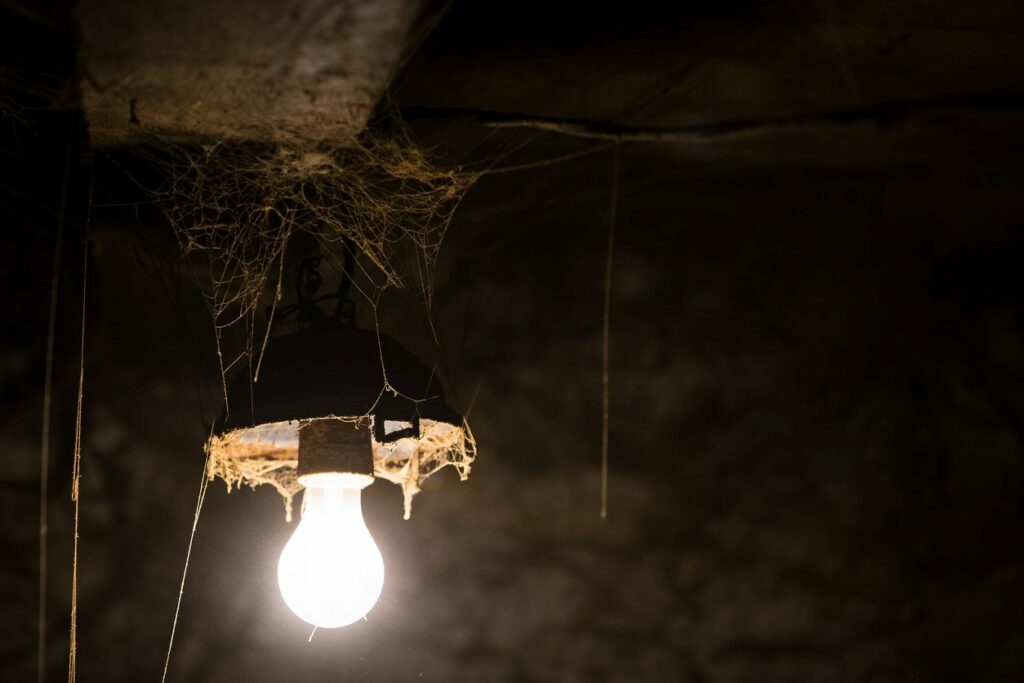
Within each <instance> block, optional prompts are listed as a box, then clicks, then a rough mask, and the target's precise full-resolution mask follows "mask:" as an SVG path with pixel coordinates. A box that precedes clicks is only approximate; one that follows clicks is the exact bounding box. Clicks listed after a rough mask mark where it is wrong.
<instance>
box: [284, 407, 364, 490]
mask: <svg viewBox="0 0 1024 683" xmlns="http://www.w3.org/2000/svg"><path fill="white" fill-rule="evenodd" d="M328 473H339V474H341V473H344V474H352V475H357V476H358V477H360V478H363V477H365V478H366V484H364V486H366V485H369V484H370V483H372V482H373V442H372V440H371V438H370V429H369V427H368V426H367V425H360V424H359V423H358V422H346V421H344V420H336V419H332V418H322V419H317V420H309V421H308V422H305V423H304V424H302V425H301V427H300V428H299V463H298V468H297V472H296V474H298V476H299V481H300V482H302V481H303V480H304V479H307V478H309V477H311V476H312V475H320V474H328Z"/></svg>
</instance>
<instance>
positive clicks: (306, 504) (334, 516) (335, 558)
mask: <svg viewBox="0 0 1024 683" xmlns="http://www.w3.org/2000/svg"><path fill="white" fill-rule="evenodd" d="M368 479H369V477H366V476H362V475H353V474H342V473H326V474H312V475H307V476H306V477H303V479H302V483H303V484H304V485H305V486H306V492H305V493H304V494H303V500H302V521H301V522H299V526H298V527H297V528H296V529H295V533H294V534H292V537H291V539H289V541H288V543H287V544H286V545H285V547H284V550H283V551H282V552H281V560H280V562H279V563H278V565H277V583H278V585H279V586H280V588H281V595H282V596H283V597H284V601H285V603H287V604H288V607H290V608H291V610H292V611H293V612H295V614H296V616H298V617H299V618H300V619H302V620H303V621H307V622H309V623H310V624H313V625H314V626H317V627H319V628H338V627H339V626H348V625H349V624H351V623H354V622H356V621H359V620H360V619H362V618H363V616H365V615H366V613H367V612H369V611H370V609H371V608H372V607H373V606H374V605H375V604H376V603H377V598H379V597H380V592H381V589H382V588H383V587H384V559H383V558H382V557H381V555H380V549H379V548H378V547H377V544H376V543H375V542H374V540H373V537H372V536H370V530H369V529H367V528H366V522H365V521H363V509H362V505H361V502H360V491H361V490H362V489H363V488H364V487H365V486H366V485H367V480H368ZM370 481H371V482H372V479H370Z"/></svg>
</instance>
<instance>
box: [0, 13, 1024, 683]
mask: <svg viewBox="0 0 1024 683" xmlns="http://www.w3.org/2000/svg"><path fill="white" fill-rule="evenodd" d="M548 4H551V3H548ZM0 12H2V14H0V26H2V32H3V42H2V47H0V49H2V53H3V64H4V68H3V71H2V74H3V79H2V81H0V90H2V99H0V106H2V108H0V113H3V115H4V116H3V132H2V135H3V139H2V147H0V173H2V175H0V202H2V206H0V226H2V228H0V234H2V240H3V241H2V247H0V249H2V251H0V271H2V275H0V276H2V281H3V289H2V294H0V296H2V301H0V304H2V311H3V319H4V322H3V325H2V338H0V402H2V403H0V405H2V410H0V425H2V427H0V475H2V476H0V490H2V497H0V502H2V513H0V528H2V530H3V535H2V537H3V539H4V545H3V553H2V558H0V604H2V605H3V609H2V611H0V629H2V630H0V635H2V637H0V680H3V681H8V680H9V681H22V680H32V679H33V677H34V671H35V642H36V641H35V633H36V631H35V629H36V612H35V610H36V586H37V574H36V572H37V564H36V563H37V557H38V555H37V553H38V550H37V545H36V544H37V524H38V516H37V515H38V507H37V506H38V476H39V475H38V472H39V470H38V462H39V461H38V458H39V436H40V425H41V418H40V415H41V407H42V386H43V374H44V361H45V348H46V330H47V314H48V308H49V307H48V304H49V293H50V283H51V277H52V272H53V271H52V265H53V252H54V246H55V244H56V232H57V224H58V214H59V206H60V196H61V192H62V186H63V185H64V181H65V178H66V179H67V210H66V215H65V218H66V223H65V228H64V241H63V248H62V251H61V266H60V285H59V290H58V294H59V297H58V308H57V316H58V317H57V321H58V323H57V328H56V330H57V334H56V354H55V358H56V363H55V374H54V426H53V441H52V446H53V448H52V455H51V465H52V467H51V481H50V492H51V503H50V505H51V508H50V545H49V556H50V580H49V586H50V604H49V610H48V613H47V617H48V634H49V657H48V662H49V674H50V678H51V679H52V680H60V679H62V678H64V676H65V663H66V638H67V629H68V623H69V622H68V608H69V604H70V603H69V600H70V595H69V586H70V520H71V507H70V502H69V499H68V492H69V487H70V473H71V452H72V450H71V446H72V436H73V419H74V409H75V390H76V386H77V380H78V341H79V339H78V334H79V327H78V326H79V321H80V315H81V309H80V301H81V282H82V277H81V276H82V264H83V258H88V262H89V281H88V295H87V298H86V301H87V315H86V362H85V402H84V437H83V477H82V507H81V522H80V523H81V529H80V533H81V541H80V542H81V547H80V552H81V558H80V574H79V581H80V586H79V596H78V598H79V644H78V646H79V661H78V666H79V672H80V675H81V679H82V680H84V681H96V680H111V681H135V680H158V679H159V675H160V672H161V670H162V667H163V661H164V655H165V652H166V646H167V641H168V637H169V635H170V628H171V622H172V617H173V613H174V605H175V600H176V598H177V592H178V582H179V580H180V576H181V569H182V565H183V563H184V557H185V552H186V548H187V545H188V539H189V531H190V528H191V521H192V514H193V510H194V506H195V500H196V493H197V491H198V486H199V481H200V476H201V474H202V466H203V454H202V443H203V440H204V438H205V436H206V427H205V426H204V423H208V420H209V419H211V416H213V415H214V414H216V412H217V411H218V410H219V404H218V403H217V399H216V390H215V389H216V386H215V384H216V382H215V358H214V355H213V354H214V353H215V352H214V346H213V340H212V335H211V334H210V328H209V319H208V317H207V312H206V310H205V308H204V306H203V303H202V301H201V298H200V294H199V290H198V288H197V287H195V285H194V283H193V281H192V278H191V277H190V276H189V274H188V273H187V272H186V270H187V268H186V266H185V265H184V264H183V262H182V261H181V259H180V258H179V256H178V253H177V244H176V242H175V240H174V237H173V234H172V232H171V229H170V227H169V226H168V225H167V224H166V222H165V221H164V220H163V219H162V217H161V214H160V212H159V211H158V210H157V209H156V208H155V207H154V206H152V204H150V203H149V202H148V200H147V198H146V196H145V195H144V193H142V192H140V190H139V189H138V187H137V186H136V185H135V184H134V183H133V182H132V181H131V180H129V179H128V178H127V177H126V176H125V174H124V172H123V168H124V165H125V164H128V165H130V164H132V163H135V160H136V158H135V157H134V156H133V155H132V150H119V151H114V152H103V153H90V151H89V142H88V137H87V136H88V133H87V129H86V125H85V122H84V120H83V118H82V112H81V109H80V105H79V103H78V100H77V97H78V96H77V87H76V82H77V76H76V73H75V49H76V41H77V37H76V36H77V29H76V25H77V24H76V16H75V8H74V7H67V6H64V5H63V4H61V3H57V4H52V5H51V4H47V3H43V4H40V5H38V6H35V5H32V6H28V5H24V6H23V5H18V4H14V5H10V4H5V5H3V6H0ZM394 98H395V101H396V103H397V105H398V106H399V107H400V109H402V110H404V111H405V112H406V114H407V119H408V120H409V121H410V125H411V126H412V129H413V132H414V134H415V135H416V136H417V138H418V139H419V140H420V141H421V142H422V143H423V144H425V145H429V146H431V147H433V148H434V149H435V150H436V151H437V152H438V153H439V154H441V155H442V156H444V157H445V158H447V159H450V160H451V162H452V163H473V162H481V161H486V162H488V163H491V162H492V161H493V160H494V159H495V158H497V159H499V160H498V161H497V162H495V168H498V167H511V166H517V165H521V164H533V163H534V162H540V161H543V160H546V159H555V158H559V157H561V156H563V155H573V154H576V153H582V152H588V153H586V154H582V155H580V156H575V157H573V158H571V159H570V160H568V161H564V162H560V163H552V164H544V165H537V166H532V167H531V168H528V169H525V170H521V171H515V172H503V173H492V174H489V175H485V176H484V177H483V178H482V179H481V180H480V181H479V183H478V184H477V185H476V186H475V187H474V188H473V189H472V190H471V191H470V193H469V194H468V196H467V197H466V198H465V200H464V202H463V203H462V205H461V206H460V208H459V210H458V211H457V213H456V216H455V219H454V222H453V224H452V226H451V229H450V231H449V234H448V238H447V242H446V244H445V247H444V249H443V251H442V256H441V262H440V264H439V268H438V275H439V276H438V292H437V297H438V298H437V304H436V313H437V316H438V321H439V329H440V332H441V337H442V340H443V341H444V344H443V349H442V353H443V354H444V356H445V358H446V361H447V363H448V366H449V370H450V377H451V381H452V391H453V392H454V394H455V395H456V396H457V397H458V398H459V399H460V403H461V404H462V406H463V408H465V407H467V406H468V405H469V404H472V414H471V423H472V425H473V427H474V431H475V433H476V436H477V438H478V440H479V443H480V453H479V459H478V461H477V466H476V468H475V470H474V473H473V475H472V477H471V478H470V479H469V481H468V482H466V483H458V482H457V481H456V477H454V475H452V474H451V473H445V474H443V475H438V477H436V478H435V479H432V480H431V481H430V482H429V484H428V485H427V486H426V488H425V491H424V492H423V493H422V494H421V496H420V497H418V498H417V499H416V502H415V505H414V510H413V516H412V519H411V520H410V521H408V522H403V521H402V519H401V496H400V492H399V490H398V489H397V488H396V487H393V486H391V485H390V484H387V483H386V482H379V483H377V484H376V485H375V486H373V487H372V488H371V489H369V490H368V491H367V493H366V495H365V496H364V508H365V510H366V516H367V519H368V523H369V525H370V528H371V530H372V532H373V533H374V536H375V538H376V539H377V540H378V543H379V544H380V546H381V549H382V552H383V554H384V557H385V562H386V566H387V572H388V574H387V580H386V585H385V589H384V594H383V596H382V598H381V600H380V602H379V604H378V605H377V607H375V608H374V610H373V611H372V612H371V613H370V615H369V620H368V621H366V622H364V623H360V624H357V625H355V626H352V627H349V628H345V629H340V630H337V631H320V632H318V633H317V634H316V636H315V637H314V638H313V640H312V642H307V637H308V635H309V629H308V628H307V627H306V625H305V624H303V623H302V622H300V621H299V620H298V619H297V618H295V617H294V616H293V615H291V613H290V612H289V611H288V609H287V608H286V607H285V605H284V603H283V601H282V600H281V598H280V596H279V593H278V590H277V586H276V578H275V566H276V558H277V555H278V554H279V552H280V548H281V547H282V546H283V544H284V542H285V540H286V539H287V537H288V535H289V534H290V532H291V529H292V526H291V525H288V524H286V523H285V522H284V517H283V510H282V505H281V502H280V499H279V498H278V497H277V496H276V495H275V494H274V493H273V492H272V491H269V490H258V491H256V492H250V491H248V490H244V491H242V492H236V493H232V494H231V495H227V494H226V493H225V491H224V487H223V486H222V485H221V483H220V482H214V483H213V484H211V487H210V489H209V494H208V497H207V500H206V505H205V508H204V510H203V513H202V517H201V520H200V523H199V525H198V530H197V533H196V537H195V547H194V550H193V554H192V559H191V568H190V573H189V577H188V583H187V585H186V589H185V594H184V600H183V603H182V608H181V617H180V622H179V625H178V631H177V636H176V641H175V646H174V653H173V657H172V659H171V668H170V676H169V680H180V681H184V680H189V681H262V680H268V681H269V680H274V681H278V680H350V679H357V680H382V681H390V680H420V679H422V680H432V681H483V680H507V681H517V680H542V681H555V680H558V681H562V680H565V681H601V680H615V681H620V680H621V681H626V680H643V681H709V682H710V681H858V682H859V681H872V682H874V681H878V682H882V681H967V680H971V681H1015V680H1022V679H1024V617H1022V616H1021V615H1022V609H1024V544H1022V542H1021V539H1022V538H1024V524H1022V522H1024V506H1022V502H1024V498H1022V494H1024V461H1022V458H1024V453H1022V434H1024V431H1022V426H1024V310H1022V305H1021V295H1020V290H1021V289H1022V287H1021V280H1022V266H1024V235H1022V232H1021V228H1022V225H1021V224H1022V217H1024V192H1022V191H1021V187H1022V181H1024V165H1022V164H1021V160H1022V152H1024V135H1022V133H1021V130H1022V125H1024V7H1022V6H1020V5H1019V3H1014V2H997V1H986V2H980V3H969V4H964V3H957V2H951V1H950V2H947V1H945V0H941V1H934V2H926V3H892V2H878V3H873V2H820V3H775V2H772V3H740V2H734V3H716V4H713V5H712V4H710V3H709V4H708V5H707V6H703V5H699V4H686V5H683V6H680V7H678V8H676V10H674V11H673V13H672V15H671V16H669V15H666V14H664V13H661V14H658V13H656V11H655V10H654V8H653V6H652V7H645V6H643V5H633V6H630V7H621V8H618V9H617V10H608V11H605V10H601V9H598V8H595V7H588V6H585V5H580V6H575V7H567V8H561V11H558V12H555V11H552V8H550V7H547V6H546V5H545V4H543V3H522V2H515V3H511V2H508V3H506V2H497V3H469V2H456V3H454V6H453V7H452V8H451V10H450V11H449V12H448V13H447V15H446V16H445V17H444V18H443V20H442V21H441V23H440V25H439V26H438V28H437V29H436V30H435V31H434V32H433V33H432V34H431V35H430V37H429V38H428V39H427V40H426V42H425V43H423V44H422V45H421V46H420V47H419V49H418V50H417V51H416V52H415V54H414V55H413V56H412V58H411V60H410V61H409V62H408V64H407V65H406V67H405V69H404V71H403V72H402V73H400V74H399V75H398V77H397V79H396V81H395V83H394ZM466 110H470V111H471V112H475V113H473V114H467V112H466ZM481 112H486V113H488V115H492V114H494V113H498V114H500V115H501V116H506V117H509V116H511V117H519V116H522V117H526V118H531V119H534V120H537V119H538V118H544V119H545V120H547V119H556V120H561V121H563V122H564V121H566V120H568V121H572V122H576V123H579V122H581V121H582V122H583V123H584V124H585V125H584V127H585V128H587V129H588V130H592V129H594V124H599V125H597V128H598V129H600V130H602V131H607V130H613V131H614V132H616V133H622V134H624V135H625V138H626V139H625V141H623V142H621V143H620V147H619V151H620V154H621V157H620V173H619V178H618V198H619V202H618V213H617V219H616V220H617V242H616V248H615V254H614V255H615V260H614V277H613V292H612V303H611V375H610V381H611V388H612V393H611V449H610V460H611V472H610V487H609V488H610V503H609V505H610V512H609V516H608V519H607V520H606V521H601V520H600V518H599V515H598V510H599V490H600V489H599V486H600V483H599V462H600V434H601V420H600V418H601V372H600V368H601V326H602V305H603V288H604V265H605V243H606V239H607V230H608V220H609V200H610V194H611V191H612V187H613V154H614V148H613V147H612V146H609V144H608V140H607V139H597V138H587V137H580V136H578V135H562V134H559V133H555V132H550V131H547V132H545V131H543V130H538V129H536V128H529V127H528V128H516V129H511V130H509V129H499V130H494V129H490V128H485V127H482V126H480V125H479V123H474V122H473V121H471V120H467V119H472V118H474V117H476V118H479V117H480V115H481V114H480V113H481ZM702 126H703V127H702ZM652 127H653V128H669V129H675V130H678V129H679V128H680V127H698V129H697V132H696V133H695V135H697V136H698V137H700V136H704V139H702V140H701V141H699V142H695V141H694V140H689V141H687V142H666V141H662V142H650V141H646V142H644V141H635V140H631V139H630V136H631V135H633V136H635V133H636V132H637V131H642V130H646V129H648V128H652ZM736 128H739V129H742V130H744V131H753V132H752V133H750V134H744V135H743V136H741V137H735V136H731V135H728V134H726V132H727V131H729V130H734V129H736ZM631 131H632V132H631ZM69 140H70V145H69ZM69 149H70V153H69V151H68V150H69ZM496 155H497V156H496ZM65 169H67V172H66V173H65ZM90 188H91V189H90ZM90 192H91V197H92V209H91V213H90V212H88V211H87V208H88V206H89V203H90ZM87 215H89V216H91V218H90V219H89V220H88V221H87V220H86V216H87ZM87 223H88V231H89V233H88V234H89V241H88V247H87V249H86V248H85V247H84V246H83V244H84V238H85V235H86V229H87V227H86V226H87ZM404 305H405V304H403V302H402V301H401V300H400V299H399V298H396V299H389V300H388V305H387V306H385V307H384V309H383V314H384V322H385V327H386V328H387V329H388V330H390V331H391V332H392V333H393V334H394V335H395V336H396V337H398V338H399V339H401V340H402V341H403V342H404V343H406V344H408V345H409V346H410V347H412V348H415V349H417V350H423V349H427V348H429V344H428V343H427V332H426V330H425V329H423V327H422V325H421V324H419V323H418V322H408V321H410V320H417V318H415V317H414V316H408V315H406V313H405V312H404V311H405V310H406V309H404V308H403V306H404ZM363 315H365V312H364V314H363ZM474 396H475V400H474V399H472V397H474Z"/></svg>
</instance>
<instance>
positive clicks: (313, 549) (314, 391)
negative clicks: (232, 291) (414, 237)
mask: <svg viewBox="0 0 1024 683" xmlns="http://www.w3.org/2000/svg"><path fill="white" fill-rule="evenodd" d="M345 255H346V258H345V267H344V272H343V274H342V282H341V286H340V288H339V290H338V292H337V294H329V295H324V296H319V297H318V296H315V294H316V290H317V289H318V288H319V286H320V284H321V279H320V275H319V272H318V266H319V257H314V258H312V259H306V260H305V261H304V262H303V264H302V266H301V268H300V271H299V275H298V282H297V288H296V289H297V297H298V301H297V302H296V303H295V304H294V305H292V306H289V307H287V308H284V309H282V310H281V312H280V314H281V316H282V317H289V316H291V315H295V316H296V317H297V318H298V321H299V327H300V331H298V332H295V333H291V334H287V335H283V336H280V337H276V338H272V339H270V340H269V342H268V344H267V347H266V349H265V351H264V355H263V359H262V363H261V365H260V369H259V379H258V381H250V378H249V375H248V374H247V373H246V374H244V375H243V376H241V377H239V378H236V380H235V381H234V382H232V383H231V385H230V386H229V388H228V392H227V404H228V405H227V409H226V410H225V413H224V416H223V417H222V418H221V419H220V420H219V421H218V422H217V424H216V425H215V426H214V432H213V435H212V437H211V439H210V441H209V443H208V444H207V449H208V452H209V455H210V468H209V471H208V475H209V476H210V477H211V478H213V477H214V476H219V477H221V478H222V479H224V480H225V481H226V482H227V483H228V486H229V489H230V488H231V487H232V486H233V485H239V484H243V483H244V484H248V485H251V486H256V485H258V484H263V483H269V484H272V485H274V486H275V487H276V488H277V489H278V490H279V491H280V492H281V493H282V494H284V495H285V496H286V498H287V499H288V500H289V510H290V500H291V496H292V495H294V493H296V492H297V491H298V490H302V489H304V494H303V505H302V513H301V514H302V520H301V522H300V523H299V525H298V527H297V528H296V529H295V532H294V533H293V535H292V537H291V539H290V540H289V541H288V543H287V544H286V545H285V547H284V550H283V552H282V553H281V558H280V561H279V564H278V583H279V586H280V589H281V594H282V596H283V597H284V600H285V602H286V603H287V605H288V606H289V607H290V608H291V610H292V611H293V612H294V613H295V614H296V615H297V616H299V617H300V618H301V619H303V620H305V621H307V622H309V623H310V624H313V625H315V626H317V627H321V628H336V627H340V626H346V625H348V624H351V623H353V622H355V621H358V620H359V619H361V618H362V617H363V616H365V615H366V613H367V612H369V610H370V609H371V608H372V607H373V605H374V604H375V603H376V602H377V599H378V598H379V596H380V594H381V590H382V588H383V585H384V562H383V559H382V557H381V553H380V550H379V549H378V547H377V544H376V543H375V542H374V540H373V537H372V536H371V535H370V532H369V530H368V529H367V527H366V523H365V522H364V520H363V514H362V507H361V502H360V496H361V492H362V490H363V489H364V488H366V487H367V486H369V485H370V484H372V483H373V481H374V479H375V477H382V478H385V479H389V480H390V481H394V482H396V483H399V484H401V485H402V488H403V492H404V494H405V505H406V510H405V511H406V515H405V516H406V518H408V516H409V511H410V502H411V498H412V496H413V495H414V494H415V493H416V492H417V491H419V486H420V484H421V483H422V481H423V479H425V478H426V477H427V476H429V475H430V474H432V473H433V472H435V471H436V470H438V469H440V468H441V467H444V466H445V465H453V466H455V468H456V469H457V470H458V471H459V474H460V475H461V477H462V478H463V479H465V478H466V476H468V474H469V468H470V465H471V463H472V460H473V456H474V454H475V444H474V442H473V438H472V435H471V434H470V432H469V429H468V426H467V425H466V423H465V421H464V420H463V418H462V417H461V416H460V415H459V414H458V413H457V412H456V411H455V410H453V409H452V408H451V407H449V406H448V404H447V403H446V402H445V399H444V396H443V394H442V391H441V388H440V386H439V383H438V380H437V376H436V373H435V372H433V371H432V370H431V369H430V368H428V367H427V366H426V365H424V364H423V363H422V362H420V361H419V360H418V359H417V358H416V357H415V356H413V355H412V354H411V353H410V352H409V351H407V350H406V349H404V348H403V347H402V346H401V345H400V344H398V342H396V341H395V340H393V339H391V338H390V337H388V336H386V335H384V334H380V333H378V332H376V331H371V330H361V329H358V328H357V327H355V325H354V324H353V315H352V312H353V310H352V309H353V306H352V303H351V302H350V301H349V299H348V291H349V288H350V287H351V282H352V262H353V260H354V256H353V251H352V245H351V244H346V250H345ZM328 299H335V300H336V307H335V312H334V315H333V316H327V315H326V314H324V313H323V312H322V310H321V309H320V307H319V304H321V303H322V302H323V301H324V300H328Z"/></svg>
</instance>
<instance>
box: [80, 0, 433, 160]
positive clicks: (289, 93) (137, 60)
mask: <svg viewBox="0 0 1024 683" xmlns="http://www.w3.org/2000/svg"><path fill="white" fill-rule="evenodd" d="M418 4H419V3H418V2H417V0H343V1H341V2H336V1H332V0H315V1H313V2H290V3H289V2H276V1H275V0H245V1H243V2H236V1H234V0H209V1H200V0H175V1H174V2H161V3H150V2H133V1H131V0H84V1H83V2H82V3H81V7H80V9H79V12H80V16H81V27H82V50H81V60H80V71H81V78H82V80H81V84H82V96H83V105H84V109H85V115H86V119H87V120H88V122H89V128H90V135H91V138H92V140H93V143H94V144H96V145H100V146H103V145H112V144H120V143H130V142H132V141H139V140H146V139H147V137H149V136H152V135H153V134H159V135H161V136H163V137H170V138H172V139H173V138H179V139H181V138H184V139H188V138H190V137H208V138H214V139H219V138H241V139H250V140H263V141H267V140H277V139H283V140H288V139H293V138H300V139H309V138H314V139H328V140H331V141H334V142H344V141H345V140H346V139H349V138H351V137H352V136H353V135H355V134H356V133H358V132H359V131H360V130H362V128H363V126H364V125H365V123H366V119H367V116H368V115H369V113H370V112H371V110H372V109H373V107H374V105H375V104H376V102H377V100H378V99H379V97H380V96H381V94H382V93H383V91H384V87H385V84H386V83H387V81H388V79H389V77H390V76H391V72H392V70H393V69H394V67H395V65H396V63H397V61H398V59H399V55H400V52H401V46H402V39H403V37H404V36H405V34H406V31H407V30H408V28H409V26H410V23H411V21H412V19H413V17H414V15H415V12H416V9H417V6H418Z"/></svg>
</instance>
